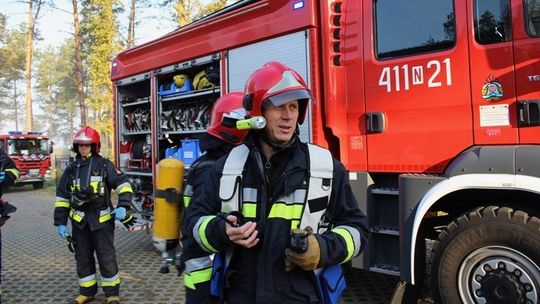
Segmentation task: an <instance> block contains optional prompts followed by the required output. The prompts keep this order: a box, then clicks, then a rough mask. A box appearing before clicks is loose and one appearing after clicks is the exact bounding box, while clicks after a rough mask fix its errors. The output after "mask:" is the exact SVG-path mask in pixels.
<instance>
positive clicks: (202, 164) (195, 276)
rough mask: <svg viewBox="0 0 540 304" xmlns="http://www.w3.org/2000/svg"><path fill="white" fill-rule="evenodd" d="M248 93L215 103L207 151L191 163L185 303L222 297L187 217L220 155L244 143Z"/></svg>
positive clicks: (184, 245) (184, 233)
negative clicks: (214, 290) (213, 288)
mask: <svg viewBox="0 0 540 304" xmlns="http://www.w3.org/2000/svg"><path fill="white" fill-rule="evenodd" d="M243 97H244V94H243V93H241V92H234V93H229V94H227V95H224V96H222V97H221V98H219V99H218V100H216V102H215V103H214V105H213V107H212V113H211V114H210V115H211V116H210V124H209V125H208V127H207V129H206V131H207V132H206V133H205V134H204V135H203V136H202V137H201V139H200V142H199V143H200V147H201V150H202V151H204V154H202V155H201V156H200V157H199V158H198V159H197V160H196V161H195V162H194V163H193V165H192V166H191V168H190V170H189V174H188V177H187V182H186V187H185V190H184V210H185V211H184V215H183V218H184V220H183V221H182V223H183V229H182V238H181V243H182V260H183V264H184V265H185V271H184V286H185V291H186V296H185V304H199V303H217V300H218V299H219V298H216V297H212V296H211V294H210V279H211V276H212V259H211V257H210V255H209V254H208V252H206V251H204V250H201V249H200V248H199V247H198V246H197V243H196V241H195V240H194V239H193V237H192V233H191V231H189V229H188V228H187V226H188V225H187V224H186V219H187V218H188V217H189V213H190V210H191V208H193V205H192V204H190V202H191V199H192V197H191V196H192V195H193V192H194V191H195V190H196V189H198V188H200V187H202V185H204V183H205V182H206V180H207V178H208V177H207V175H208V172H209V171H210V169H211V168H212V166H213V165H214V163H215V162H216V160H217V159H218V158H220V157H221V156H223V155H226V154H227V153H229V151H230V150H231V149H232V148H233V147H234V146H236V145H238V144H240V143H242V141H243V140H244V138H245V136H246V134H247V131H241V130H238V129H236V124H235V123H236V121H237V120H238V119H239V118H244V117H245V110H244V109H243V108H242V99H243Z"/></svg>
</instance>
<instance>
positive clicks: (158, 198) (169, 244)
mask: <svg viewBox="0 0 540 304" xmlns="http://www.w3.org/2000/svg"><path fill="white" fill-rule="evenodd" d="M183 186H184V163H183V162H181V161H180V160H178V159H176V158H166V159H162V160H161V161H159V163H158V165H157V176H156V191H155V193H154V196H155V203H154V227H153V230H152V241H153V243H154V246H155V247H156V248H157V249H158V250H159V251H161V252H162V253H163V254H164V256H165V254H166V252H167V251H171V250H173V249H174V248H175V247H176V246H177V245H178V241H179V239H180V227H181V220H182V203H181V193H182V190H183Z"/></svg>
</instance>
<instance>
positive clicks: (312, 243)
mask: <svg viewBox="0 0 540 304" xmlns="http://www.w3.org/2000/svg"><path fill="white" fill-rule="evenodd" d="M292 233H293V234H300V235H302V234H303V235H307V237H306V240H307V244H308V246H307V247H308V248H307V250H306V251H305V252H295V251H293V250H291V249H289V248H287V249H285V257H286V258H285V270H286V271H291V270H292V269H293V268H294V266H295V265H298V266H300V268H302V269H303V270H305V271H311V270H315V269H316V268H317V266H318V265H319V261H320V259H321V249H320V246H319V241H317V238H316V237H315V235H313V234H310V233H309V232H308V231H306V230H303V229H294V230H293V231H292Z"/></svg>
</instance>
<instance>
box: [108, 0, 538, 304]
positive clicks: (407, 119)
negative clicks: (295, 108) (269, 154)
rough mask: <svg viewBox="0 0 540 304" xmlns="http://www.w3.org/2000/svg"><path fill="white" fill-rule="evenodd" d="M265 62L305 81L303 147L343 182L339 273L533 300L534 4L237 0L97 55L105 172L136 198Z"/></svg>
mask: <svg viewBox="0 0 540 304" xmlns="http://www.w3.org/2000/svg"><path fill="white" fill-rule="evenodd" d="M268 61H280V62H282V63H284V64H286V65H288V66H290V67H292V68H293V69H295V70H296V71H298V72H299V73H300V74H301V75H302V76H303V77H304V78H305V79H306V80H307V81H308V83H309V85H310V87H311V89H312V90H313V92H314V95H315V97H316V98H315V99H316V100H315V102H313V103H312V104H311V105H310V108H309V109H308V114H307V117H306V121H305V122H304V124H303V125H302V126H301V127H300V134H301V138H302V140H304V141H309V142H313V143H316V144H318V145H321V146H324V147H327V148H329V149H330V150H331V151H332V153H333V155H334V156H335V157H337V158H338V159H339V160H340V161H341V162H342V163H343V164H344V165H345V166H346V168H347V170H348V171H349V178H350V185H351V187H352V190H353V192H354V195H355V197H356V199H357V201H358V203H359V207H360V209H361V210H362V211H363V212H364V213H365V214H366V225H367V226H368V227H369V230H370V234H369V240H368V244H367V247H366V250H365V252H363V253H362V254H361V255H360V256H359V257H358V258H356V259H354V260H353V262H352V265H353V266H354V267H356V268H360V269H364V270H368V271H371V272H377V273H383V274H387V275H390V276H395V277H397V278H399V281H400V283H399V284H398V286H397V288H396V291H395V294H394V300H395V301H400V300H401V301H403V302H405V301H407V300H406V299H410V298H411V297H414V296H417V292H418V290H420V289H424V288H420V287H422V286H424V287H426V286H427V287H428V288H429V289H430V290H431V291H432V295H433V297H434V299H435V300H436V301H438V302H442V303H539V302H540V300H539V297H540V145H539V144H540V1H538V0H498V1H483V0H482V1H481V0H470V1H456V0H440V1H432V0H411V1H400V0H377V1H372V0H355V1H352V0H329V1H316V0H272V1H269V0H260V1H255V0H252V1H250V0H246V1H240V2H237V3H235V4H232V5H230V6H228V7H226V8H224V9H223V10H221V11H218V12H216V13H214V14H212V15H209V16H207V17H205V18H203V19H201V20H199V21H197V22H195V23H193V24H190V25H188V26H185V27H182V28H180V29H178V30H176V31H174V32H171V33H169V34H167V35H165V36H163V37H160V38H158V39H156V40H154V41H151V42H148V43H145V44H143V45H140V46H137V47H134V48H132V49H128V50H126V51H124V52H122V53H120V54H118V56H117V57H116V58H115V59H114V60H113V62H112V71H111V77H112V80H113V84H114V92H115V94H114V95H115V100H116V102H115V105H116V107H115V111H116V131H115V132H116V134H115V136H116V150H117V151H119V153H117V156H116V161H117V162H118V163H119V164H120V165H121V167H122V169H123V170H124V171H126V173H127V174H129V175H131V176H133V178H134V179H136V180H137V181H138V183H139V184H140V185H141V188H146V189H147V191H146V193H147V194H148V195H149V196H150V197H151V191H152V185H153V181H154V178H155V172H156V164H157V162H158V161H159V160H161V159H163V158H166V157H178V158H180V159H187V160H188V161H187V162H186V163H188V164H189V162H190V161H191V160H192V159H193V158H194V157H196V155H197V153H199V152H198V149H197V138H198V136H200V134H202V133H203V132H204V128H205V123H206V122H207V114H208V109H209V108H210V107H211V105H212V102H213V101H214V100H215V99H216V98H218V97H219V96H220V95H222V94H225V93H228V92H234V91H243V88H244V83H245V81H246V79H247V77H248V75H250V73H252V72H253V71H254V70H255V69H256V68H258V67H260V66H262V65H263V64H264V63H266V62H268ZM216 71H217V74H218V76H219V77H217V79H216V77H214V80H213V81H214V82H213V83H212V82H211V84H210V85H208V86H206V87H204V86H200V85H199V84H198V83H197V85H194V83H195V82H196V81H197V82H199V81H200V76H201V73H203V74H207V73H212V72H213V73H214V76H215V73H216ZM197 77H199V79H196V78H197ZM180 78H182V79H184V80H185V81H183V82H179V83H177V81H176V80H177V79H180ZM210 78H211V77H210ZM186 82H187V86H186ZM189 82H191V83H189ZM131 117H133V118H134V119H135V122H130V119H131ZM137 119H138V120H137ZM146 202H148V200H146ZM146 205H147V206H149V205H151V203H147V204H146Z"/></svg>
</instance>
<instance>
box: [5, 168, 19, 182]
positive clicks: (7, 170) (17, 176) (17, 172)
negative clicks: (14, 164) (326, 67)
mask: <svg viewBox="0 0 540 304" xmlns="http://www.w3.org/2000/svg"><path fill="white" fill-rule="evenodd" d="M4 171H6V172H11V174H13V175H14V176H15V180H18V179H19V177H21V172H19V170H17V169H15V168H12V169H4Z"/></svg>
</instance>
